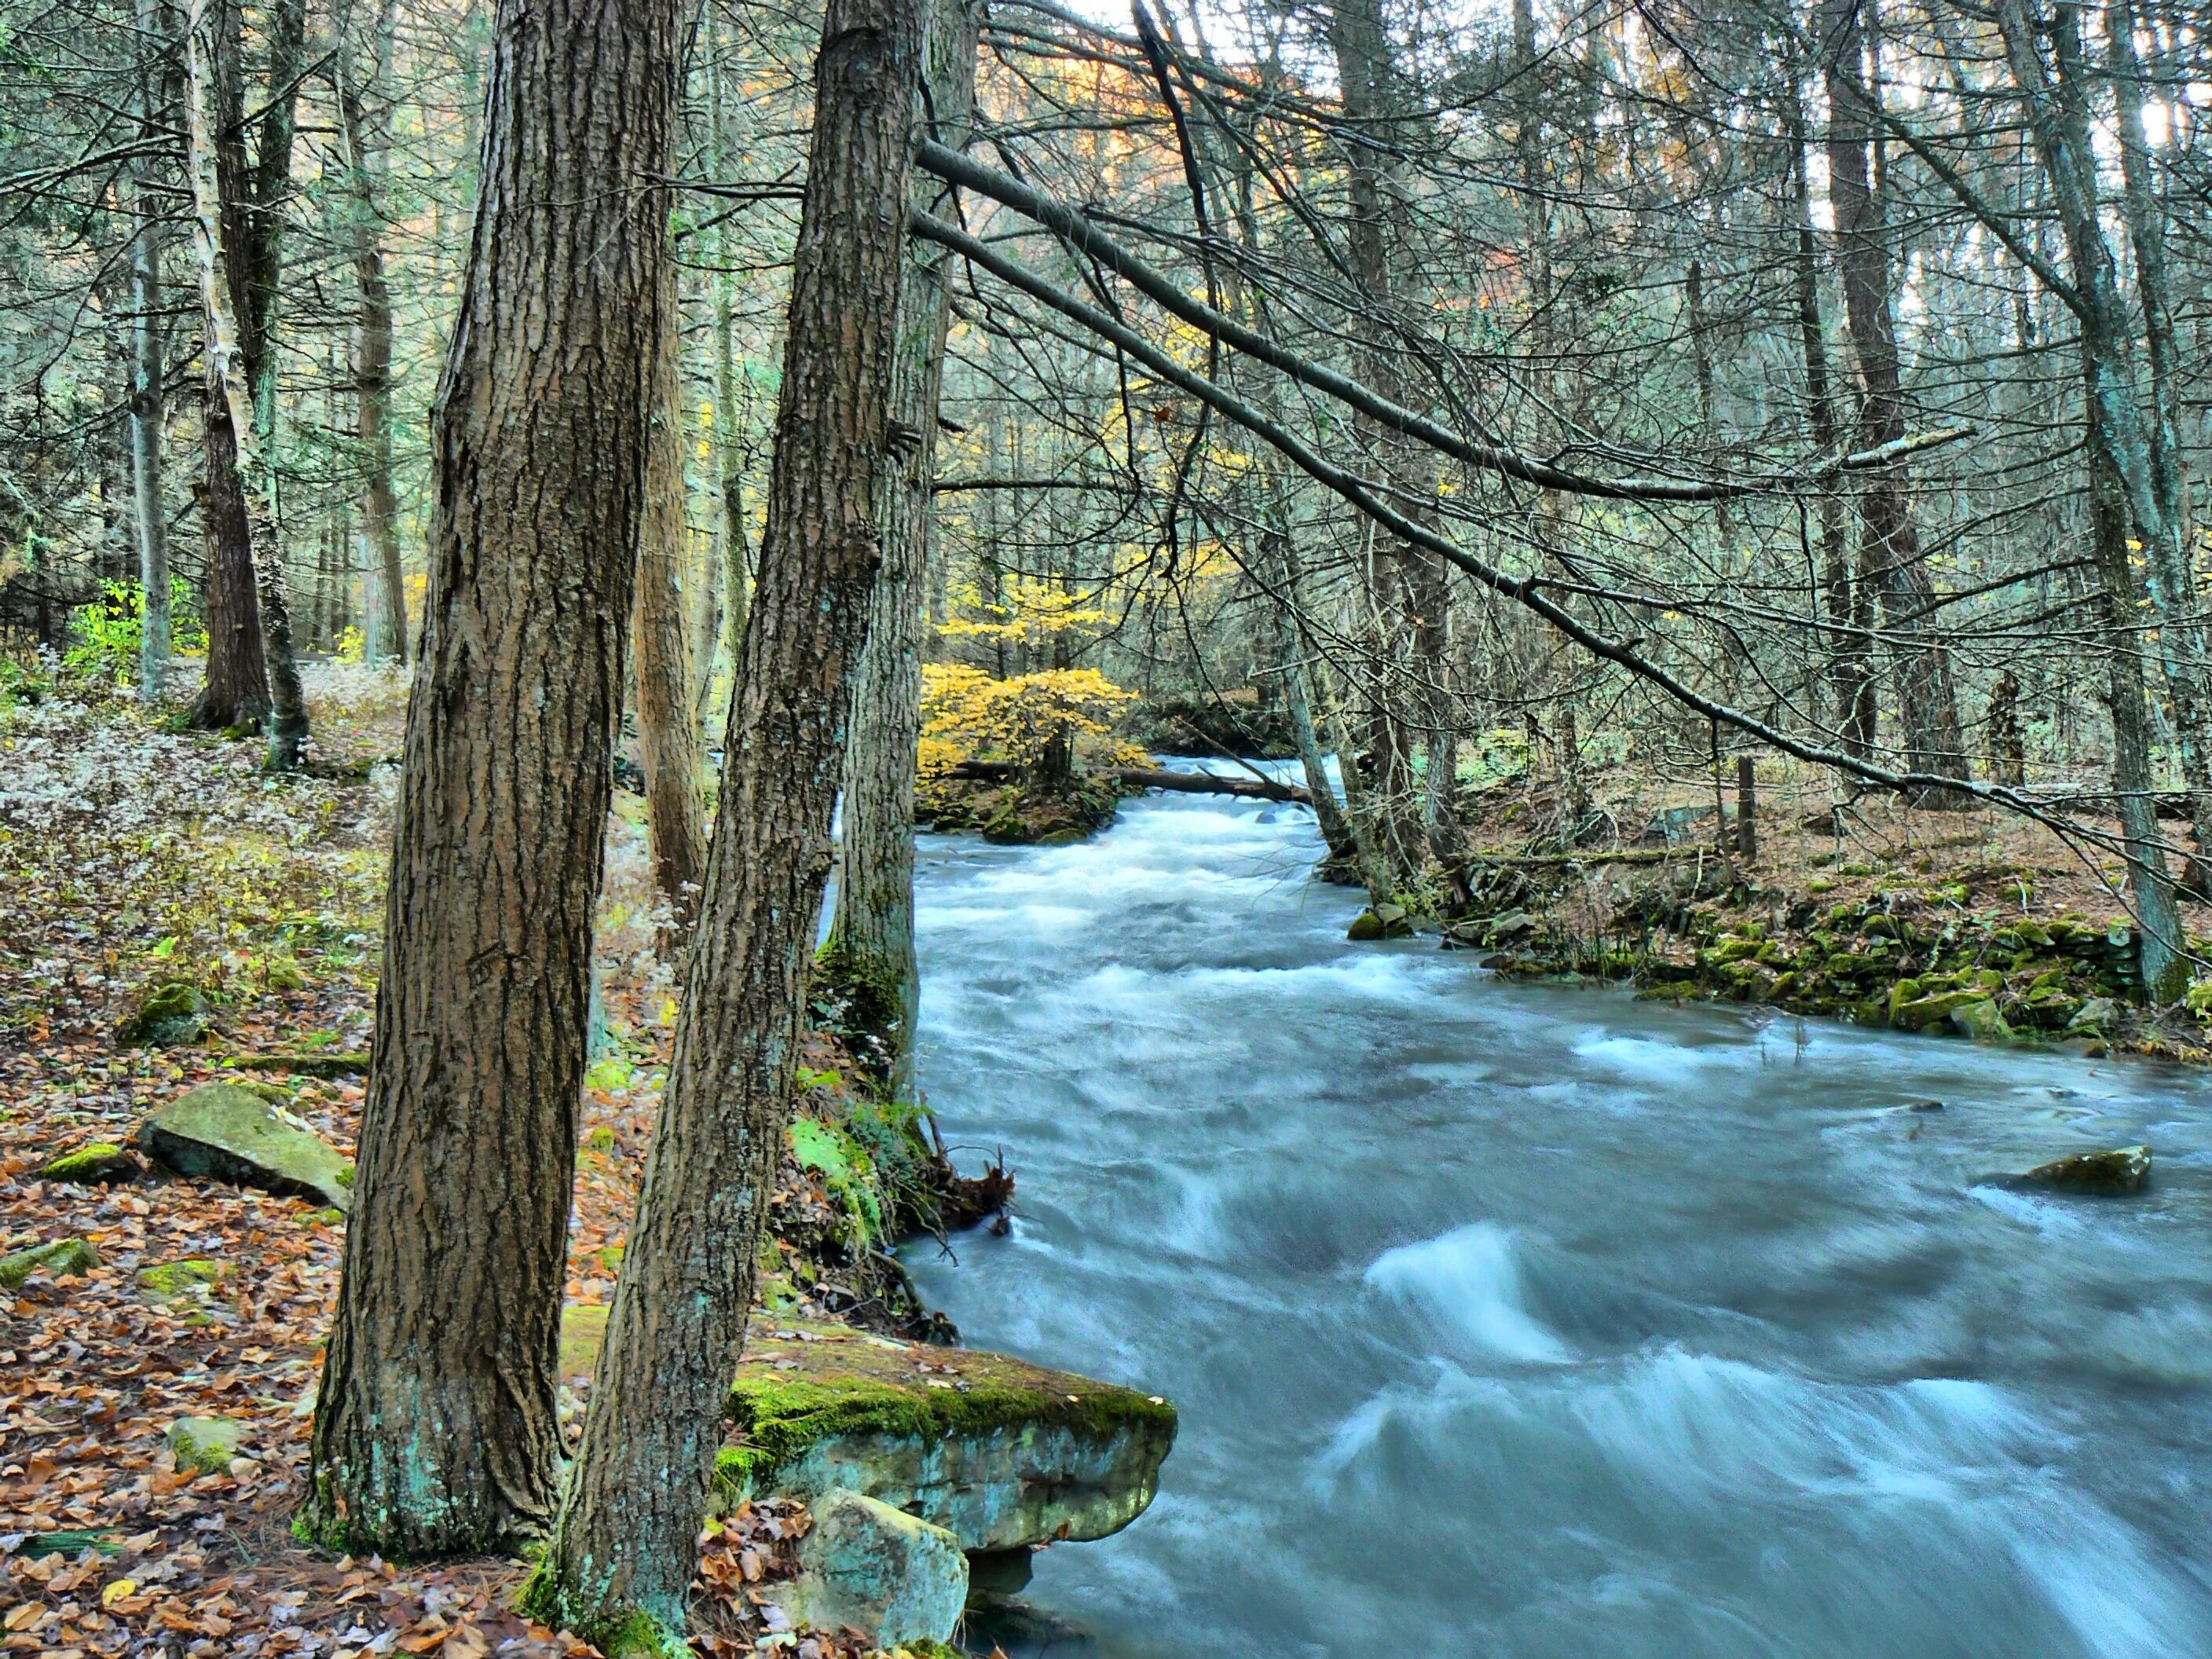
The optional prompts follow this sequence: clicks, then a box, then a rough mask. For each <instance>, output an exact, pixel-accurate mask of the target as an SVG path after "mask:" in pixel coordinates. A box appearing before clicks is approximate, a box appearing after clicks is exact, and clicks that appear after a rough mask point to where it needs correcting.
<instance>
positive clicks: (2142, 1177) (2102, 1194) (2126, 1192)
mask: <svg viewBox="0 0 2212 1659" xmlns="http://www.w3.org/2000/svg"><path fill="white" fill-rule="evenodd" d="M2149 1182H2150V1148H2149V1147H2148V1146H2115V1147H2113V1148H2112V1149H2111V1150H2110V1151H2107V1152H2075V1154H2073V1156H2071V1157H2070V1158H2053V1159H2052V1160H2051V1162H2050V1163H2048V1164H2038V1165H2037V1166H2036V1167H2035V1168H2034V1169H2033V1170H2029V1171H2028V1172H2027V1174H2026V1175H2024V1176H2013V1177H2012V1178H2011V1180H2009V1181H2008V1182H2006V1185H2008V1186H2011V1187H2027V1188H2039V1189H2041V1190H2042V1191H2045V1192H2051V1193H2073V1194H2079V1195H2081V1196H2085V1197H2089V1198H2125V1197H2128V1196H2130V1194H2136V1193H2139V1192H2141V1191H2142V1189H2143V1188H2145V1187H2146V1186H2148V1184H2149Z"/></svg>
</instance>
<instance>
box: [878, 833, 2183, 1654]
mask: <svg viewBox="0 0 2212 1659" xmlns="http://www.w3.org/2000/svg"><path fill="white" fill-rule="evenodd" d="M1318 852H1319V846H1318V841H1317V838H1316V836H1315V833H1314V830H1313V828H1312V821H1311V818H1310V815H1309V814H1307V813H1305V812H1304V811H1299V810H1297V809H1292V808H1282V807H1277V808H1268V807H1262V806H1260V805H1249V804H1245V803H1241V802H1233V801H1229V800H1225V799H1208V798H1203V797H1200V798H1193V797H1181V798H1176V797H1170V798H1153V799H1146V800H1142V801H1134V802H1130V803H1128V804H1127V805H1125V806H1124V808H1123V811H1122V814H1121V820H1120V822H1119V823H1117V824H1116V826H1115V828H1114V829H1112V830H1111V831H1109V833H1108V834H1106V835H1105V836H1102V837H1100V838H1099V839H1097V841H1095V842H1091V843H1089V844H1086V845H1084V846H1079V847H1073V848H1059V849H1048V850H1036V849H1028V850H1013V849H1001V848H988V847H984V846H981V845H980V844H977V843H975V842H971V841H969V840H965V839H955V838H939V837H932V838H928V839H927V840H926V841H925V842H924V852H923V872H922V877H921V929H922V953H923V960H924V966H925V971H926V974H927V993H926V1006H925V1009H924V1016H923V1058H922V1073H923V1081H924V1084H925V1085H926V1087H927V1091H928V1093H929V1096H930V1098H931V1100H932V1101H933V1103H934V1104H935V1105H936V1106H937V1108H938V1109H939V1113H940V1114H941V1116H942V1121H943V1125H944V1127H945V1132H946V1134H947V1136H948V1138H950V1139H952V1140H953V1141H954V1142H955V1143H956V1144H957V1145H961V1146H964V1147H966V1148H968V1149H969V1155H968V1160H967V1161H969V1162H970V1163H971V1164H972V1162H973V1161H974V1158H975V1153H977V1152H983V1151H989V1150H992V1149H998V1148H1003V1149H1004V1151H1005V1152H1006V1158H1007V1160H1008V1162H1009V1163H1010V1164H1012V1167H1013V1168H1014V1170H1015V1171H1016V1173H1017V1175H1018V1180H1019V1183H1020V1185H1019V1198H1018V1221H1017V1223H1016V1225H1015V1227H1014V1229H1013V1231H1012V1236H1011V1237H1006V1238H992V1237H986V1236H984V1235H981V1234H971V1235H969V1236H966V1237H963V1238H962V1239H960V1240H958V1241H957V1251H958V1260H957V1265H956V1264H955V1263H954V1262H951V1261H945V1260H942V1259H937V1258H934V1255H933V1252H932V1251H926V1250H925V1251H916V1252H915V1253H914V1254H913V1260H914V1262H915V1267H916V1269H917V1273H918V1276H919V1277H920V1279H921V1282H922V1285H923V1288H924V1290H925V1291H926V1292H927V1294H928V1295H929V1296H930V1297H931V1298H932V1299H933V1301H935V1302H936V1303H938V1304H939V1305H941V1306H943V1307H944V1308H945V1309H946V1310H948V1311H949V1312H950V1313H951V1315H952V1316H953V1317H954V1318H955V1319H956V1320H957V1321H958V1322H959V1324H960V1326H961V1328H962V1330H963V1334H965V1335H966V1337H967V1338H968V1339H969V1340H971V1341H974V1342H976V1343H979V1344H984V1345H988V1346H997V1347H1001V1348H1005V1349H1007V1350H1010V1351H1012V1352H1017V1353H1020V1354H1024V1355H1026V1356H1029V1357H1030V1358H1036V1359H1038V1360H1042V1361H1044V1362H1046V1363H1048V1364H1056V1365H1060V1366H1064V1367H1066V1368H1068V1369H1071V1370H1080V1371H1085V1372H1088V1373H1091V1374H1092V1375H1096V1376H1103V1377H1107V1378H1110V1379H1113V1380H1116V1381H1121V1382H1127V1383H1133V1384H1137V1385H1139V1386H1141V1387H1143V1388H1144V1389H1146V1390H1147V1391H1148V1392H1158V1393H1162V1394H1165V1395H1170V1396H1171V1397H1172V1398H1173V1399H1174V1400H1175V1401H1176V1403H1177V1404H1178V1405H1179V1406H1180V1407H1181V1408H1182V1437H1181V1439H1180V1441H1179V1443H1178V1444H1177V1446H1176V1451H1175V1453H1174V1455H1173V1456H1172V1457H1170V1459H1169V1461H1168V1464H1167V1467H1166V1470H1165V1474H1164V1483H1163V1486H1162V1491H1161V1493H1160V1497H1159V1498H1158V1502H1157V1503H1156V1504H1154V1505H1153V1507H1152V1510H1151V1512H1150V1513H1149V1514H1147V1515H1146V1516H1145V1517H1144V1518H1143V1519H1142V1520H1140V1521H1139V1522H1137V1523H1136V1525H1135V1526H1133V1527H1132V1528H1130V1529H1128V1530H1127V1532H1124V1533H1122V1534H1121V1535H1119V1536H1118V1537H1115V1538H1114V1539H1111V1540H1109V1541H1104V1542H1103V1543H1096V1544H1085V1545H1078V1546H1068V1547H1060V1548H1056V1549H1053V1550H1049V1551H1047V1552H1045V1553H1043V1554H1042V1555H1041V1556H1040V1557H1039V1558H1038V1560H1037V1568H1036V1579H1035V1582H1034V1583H1032V1585H1031V1586H1030V1589H1029V1591H1028V1592H1027V1595H1028V1596H1029V1598H1030V1600H1031V1601H1033V1602H1035V1603H1036V1604H1037V1605H1038V1606H1040V1607H1042V1608H1045V1609H1048V1610H1050V1611H1051V1612H1052V1613H1054V1614H1057V1615H1060V1616H1061V1617H1063V1618H1065V1619H1066V1620H1071V1621H1073V1623H1074V1624H1076V1625H1078V1626H1080V1627H1082V1629H1083V1630H1084V1631H1085V1632H1087V1634H1086V1635H1085V1637H1084V1638H1080V1639H1076V1640H1072V1641H1071V1640H1061V1641H1055V1642H1052V1643H1048V1644H1044V1645H1045V1646H1047V1647H1048V1648H1049V1650H1050V1651H1051V1652H1052V1653H1053V1654H1054V1656H1065V1655H1073V1654H1074V1653H1077V1652H1087V1653H1091V1654H1100V1655H1111V1656H1117V1659H1119V1656H1147V1659H1149V1656H1169V1655H1176V1656H1199V1655H1205V1656H1209V1659H1211V1656H1227V1659H1243V1656H1268V1659H1278V1656H1293V1655H1329V1656H1339V1655H1342V1656H1367V1655H1376V1656H1382V1655H1390V1656H1398V1655H1407V1656H1431V1655H1437V1656H1446V1655H1449V1656H1460V1655H1468V1656H1512V1659H1523V1656H1526V1659H1534V1656H1560V1659H1630V1656H1649V1659H1699V1656H1728V1659H1738V1656H1753V1655H1758V1656H1767V1655H1790V1656H1804V1659H1861V1656H1863V1659H1933V1656H1951V1655H1985V1656H1990V1659H2000V1656H2001V1659H2070V1656H2076V1655H2081V1656H2090V1655H2094V1656H2100V1659H2123V1656H2124V1659H2147V1656H2203V1655H2212V1559H2208V1556H2212V1548H2209V1547H2212V1517H2209V1516H2208V1504H2207V1499H2208V1497H2212V1232H2208V1228H2207V1222H2208V1219H2212V1083H2208V1082H2207V1081H2206V1080H2201V1079H2197V1078H2195V1077H2192V1076H2190V1075H2188V1074H2185V1073H2176V1072H2172V1071H2167V1070H2163V1069H2158V1068H2154V1067H2150V1066H2142V1065H2136V1064H2121V1063H2106V1064H2093V1063H2089V1062H2086V1061H2082V1060H2077V1059H2073V1058H2070V1057H2066V1056H2061V1055H2057V1054H2044V1053H2038V1052H2036V1051H2033V1050H2027V1049H2022V1050H2009V1049H1998V1048H1976V1047H1972V1046H1970V1045H1968V1044H1966V1043H1965V1042H1947V1041H1942V1040H1936V1039H1929V1038H1911V1037H1895V1036H1888V1035H1887V1034H1878V1033H1872V1032H1863V1031H1859V1030H1852V1029H1850V1028H1849V1027H1844V1026H1839V1025H1836V1024H1826V1023H1821V1022H1800V1021H1797V1020H1795V1019H1791V1018H1775V1017H1771V1016H1769V1015H1765V1014H1761V1013H1759V1012H1753V1011H1747V1010H1741V1009H1733V1008H1717V1007H1696V1008H1691V1009H1686V1010H1677V1009H1674V1008H1671V1007H1664V1006H1658V1005H1650V1004H1639V1003H1637V1002H1635V1001H1633V1000H1631V999H1630V998H1629V997H1627V996H1626V995H1625V994H1620V993H1618V992H1613V991H1604V990H1595V989H1580V988H1572V987H1536V986H1516V985H1509V984H1506V983H1504V982H1501V981H1498V980H1496V979H1495V978H1493V977H1492V976H1490V975H1486V974H1484V973H1483V972H1481V971H1480V969H1477V968H1476V967H1475V965H1474V959H1473V958H1472V957H1469V956H1467V955H1463V954H1455V953H1445V952H1440V951H1437V950H1436V949H1435V947H1434V945H1433V944H1432V943H1423V942H1419V941H1407V942H1404V943H1400V944H1393V945H1349V944H1346V942H1345V941H1344V938H1343V934H1344V928H1345V924H1346V921H1348V920H1349V919H1350V917H1351V915H1352V914H1353V913H1354V911H1355V910H1356V909H1357V908H1358V902H1359V901H1358V897H1357V896H1355V895H1352V894H1350V893H1347V892H1346V891H1345V890H1342V889H1338V888H1332V887H1327V886H1323V885H1321V884H1316V883H1313V882H1311V881H1310V880H1309V879H1308V872H1309V869H1310V866H1311V863H1312V861H1313V860H1314V859H1315V857H1316V855H1317V854H1318ZM1929 1097H1933V1098H1940V1099H1941V1100H1942V1102H1943V1103H1944V1105H1943V1109H1942V1110H1941V1111H1923V1112H1914V1111H1911V1110H1907V1109H1905V1107H1906V1106H1907V1105H1908V1103H1911V1102H1912V1101H1915V1100H1918V1099H1924V1098H1929ZM2136 1140H2147V1141H2148V1142H2149V1143H2150V1144H2151V1146H2153V1147H2154V1149H2155V1152H2156V1154H2157V1158H2158V1163H2157V1170H2156V1174H2155V1176H2154V1185H2153V1189H2152V1191H2151V1192H2150V1193H2149V1194H2148V1195H2146V1196H2144V1197H2142V1198H2139V1199H2136V1200H2108V1201H2102V1202H2100V1201H2095V1200H2045V1199H2042V1198H2036V1197H2027V1196H2021V1195H2016V1194H2012V1193H2009V1192H2007V1191H2003V1190H2001V1189H1999V1188H1996V1187H1993V1186H1990V1185H1987V1184H1978V1183H1979V1178H1980V1177H1982V1176H1986V1175H1989V1174H1990V1173H1991V1172H1995V1171H2002V1170H2017V1169H2021V1168H2024V1167H2026V1166H2027V1165H2029V1164H2033V1163H2036V1162H2039V1161H2041V1160H2042V1159H2044V1158H2049V1157H2052V1156H2056V1155H2057V1154H2060V1153H2063V1152H2068V1151H2072V1150H2077V1149H2081V1148H2085V1147H2093V1146H2112V1145H2119V1144H2126V1143H2130V1142H2134V1141H2136ZM1036 1650H1037V1648H1036V1646H1034V1645H1032V1647H1031V1651H1033V1652H1034V1651H1036Z"/></svg>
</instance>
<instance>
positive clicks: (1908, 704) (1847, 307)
mask: <svg viewBox="0 0 2212 1659" xmlns="http://www.w3.org/2000/svg"><path fill="white" fill-rule="evenodd" d="M1861 3H1862V0H1824V4H1823V7H1822V12H1821V27H1822V33H1823V37H1824V39H1823V47H1824V51H1825V53H1826V59H1825V62H1826V74H1827V88H1828V144H1827V149H1828V197H1829V202H1830V204H1831V206H1832V209H1833V210H1834V213H1835V221H1836V244H1837V261H1838V265H1839V267H1840V268H1841V270H1842V272H1843V279H1844V313H1845V314H1846V316H1847V317H1848V318H1849V319H1850V335H1851V346H1852V350H1853V353H1854V355H1855V356H1857V359H1858V366H1859V379H1860V382H1861V386H1860V404H1859V431H1858V447H1860V448H1862V449H1872V448H1875V447H1878V446H1880V445H1882V444H1887V443H1894V442H1896V441H1898V440H1899V439H1900V438H1902V437H1904V435H1905V389H1904V380H1903V376H1902V374H1901V371H1900V369H1899V359H1898V351H1897V325H1896V319H1895V317H1894V315H1893V313H1892V310H1891V307H1890V284H1889V250H1888V246H1887V237H1886V235H1885V234H1884V230H1883V226H1882V216H1881V204H1880V203H1879V202H1878V201H1876V199H1875V194H1874V191H1873V187H1872V184H1871V180H1870V176H1869V163H1868V149H1869V145H1870V144H1871V143H1872V142H1873V135H1874V131H1875V111H1874V105H1873V101H1872V94H1870V93H1869V90H1868V88H1867V82H1866V73H1865V70H1864V68H1863V65H1862V63H1861V58H1862V55H1863V46H1864V41H1863V33H1862V30H1861V26H1860V15H1859V8H1860V5H1861ZM1906 486H1907V477H1906V464H1905V462H1903V461H1898V462H1896V463H1894V464H1893V465H1889V466H1887V467H1881V468H1878V469H1875V470H1872V471H1869V472H1868V473H1867V474H1866V475H1865V482H1864V483H1863V484H1862V485H1861V487H1860V490H1859V495H1858V513H1859V525H1860V532H1861V538H1862V539H1861V553H1860V560H1859V564H1860V569H1861V571H1862V572H1863V575H1864V578H1865V580H1868V581H1869V582H1871V583H1872V584H1873V585H1874V586H1875V591H1876V592H1879V593H1880V594H1881V604H1882V611H1883V614H1884V616H1885V617H1886V618H1887V621H1888V623H1889V627H1890V631H1891V634H1892V636H1893V639H1894V641H1895V646H1894V649H1895V653H1896V659H1897V687H1898V690H1897V704H1898V714H1899V719H1900V721H1901V723H1902V724H1903V726H1904V728H1905V732H1904V736H1905V754H1906V757H1907V764H1908V768H1909V769H1911V770H1913V771H1917V772H1933V773H1936V774H1938V775H1942V776H1945V777H1956V778H1964V777H1966V775H1967V771H1966V744H1965V741H1964V738H1962V736H1961V734H1960V726H1959V697H1958V692H1957V690H1956V688H1955V687H1954V685H1953V684H1952V678H1951V662H1950V657H1949V654H1948V653H1947V652H1946V651H1945V650H1944V648H1943V647H1942V642H1941V641H1938V640H1936V639H1935V638H1932V637H1930V635H1929V629H1928V626H1927V624H1926V623H1925V621H1924V620H1923V618H1924V617H1925V613H1926V612H1927V611H1928V609H1929V605H1930V604H1931V602H1932V601H1933V600H1934V599H1935V597H1936V589H1935V584H1934V583H1933V582H1932V581H1931V580H1929V574H1928V566H1927V563H1926V562H1925V560H1924V559H1923V557H1922V556H1921V550H1920V536H1919V532H1918V531H1917V528H1916V527H1915V526H1914V524H1913V521H1912V507H1911V501H1909V499H1908V498H1907V495H1906ZM1924 804H1926V805H1949V804H1950V803H1949V802H1948V800H1945V799H1942V796H1941V794H1940V793H1938V792H1929V793H1928V795H1927V798H1926V799H1925V802H1924Z"/></svg>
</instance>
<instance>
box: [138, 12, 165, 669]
mask: <svg viewBox="0 0 2212 1659" xmlns="http://www.w3.org/2000/svg"><path fill="white" fill-rule="evenodd" d="M161 14H162V7H161V0H137V21H138V35H139V41H138V62H137V74H138V100H139V103H138V112H139V130H140V133H141V136H142V137H148V138H150V137H154V136H155V134H156V133H157V132H158V131H160V129H161V125H163V123H164V121H165V120H166V119H167V106H168V103H169V99H168V96H167V90H168V86H169V74H168V70H167V60H168V56H169V46H168V35H169V29H168V27H167V23H166V20H165V19H164V18H163V16H162V15H161ZM154 182H155V161H154V160H153V159H152V158H151V157H141V158H139V159H138V160H137V161H133V162H132V163H131V211H132V215H133V216H134V218H135V220H136V222H137V234H136V237H135V239H134V240H133V241H132V243H131V310H132V313H133V316H132V319H131V521H132V525H133V526H134V528H135V530H136V532H137V534H136V540H137V548H138V586H139V591H140V592H141V593H143V595H144V600H145V617H144V624H143V629H142V630H141V632H140V635H139V645H138V691H139V696H141V697H142V698H143V699H144V701H145V702H146V704H147V706H148V707H149V708H150V707H152V706H153V705H154V704H155V703H158V702H161V699H162V697H163V696H165V695H166V694H167V691H168V689H169V653H170V648H171V647H170V629H169V523H168V508H167V503H166V502H165V501H163V500H162V494H163V492H162V489H161V417H162V416H161V409H162V392H163V386H162V377H163V374H164V370H165V368H166V363H167V352H168V329H167V325H165V324H164V323H163V321H162V318H161V246H162V244H163V242H164V241H166V240H167V232H166V230H165V228H164V227H163V225H162V222H161V218H162V216H161V200H160V197H159V196H158V195H157V194H156V192H155V189H154Z"/></svg>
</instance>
